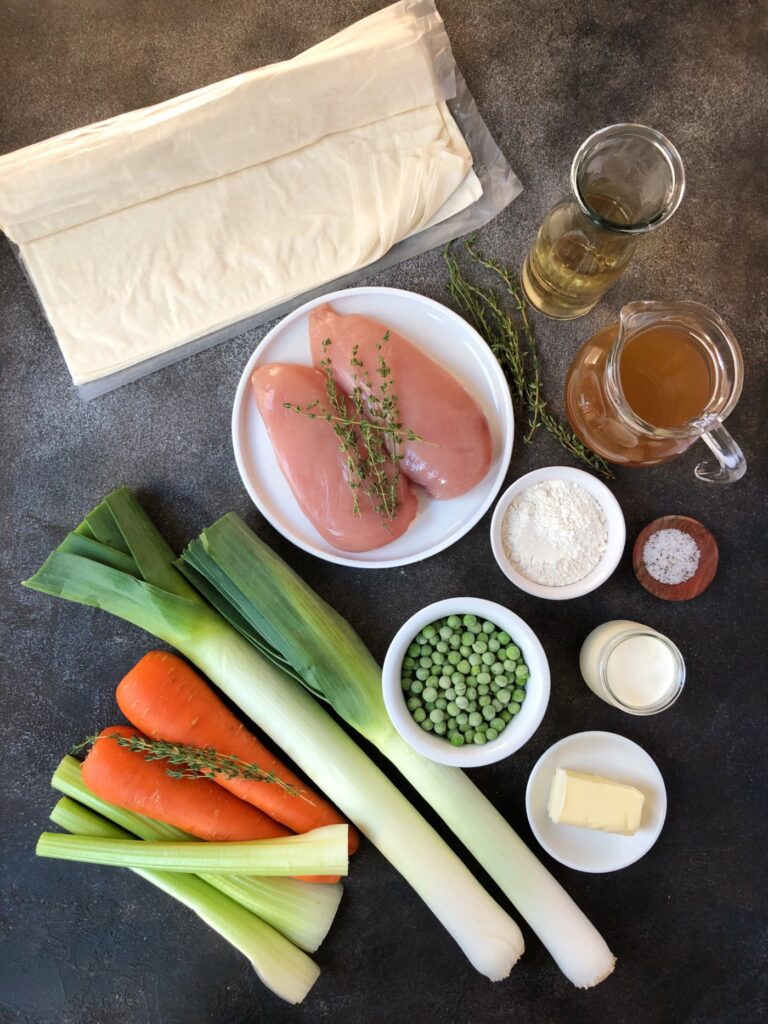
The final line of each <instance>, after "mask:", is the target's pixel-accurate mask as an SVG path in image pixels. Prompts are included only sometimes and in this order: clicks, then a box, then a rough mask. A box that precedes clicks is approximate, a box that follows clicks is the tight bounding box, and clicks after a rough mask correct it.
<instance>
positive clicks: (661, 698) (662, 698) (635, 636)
mask: <svg viewBox="0 0 768 1024" xmlns="http://www.w3.org/2000/svg"><path fill="white" fill-rule="evenodd" d="M579 667H580V669H581V674H582V676H583V677H584V682H585V683H586V684H587V686H588V687H589V688H590V689H591V690H592V692H593V693H595V694H597V696H598V697H600V698H601V699H602V700H604V701H606V702H607V703H608V704H612V705H613V706H614V707H617V708H621V710H623V711H627V712H629V713H630V714H637V715H649V714H655V713H656V712H658V711H663V710H664V709H665V708H667V707H669V706H670V705H671V704H673V703H674V701H675V700H676V699H677V697H678V696H679V694H680V691H681V690H682V688H683V683H684V682H685V663H684V662H683V658H682V655H681V654H680V651H679V650H678V649H677V647H675V645H674V644H673V643H672V641H671V640H669V639H668V638H667V637H665V636H664V635H663V634H662V633H658V632H657V631H656V630H654V629H650V628H649V627H648V626H644V625H642V624H641V623H639V622H632V621H630V620H628V619H614V620H612V621H610V622H605V623H603V625H602V626H598V627H597V628H596V629H593V630H592V632H591V633H590V634H589V636H588V637H587V638H586V640H585V641H584V644H583V645H582V648H581V654H580V656H579Z"/></svg>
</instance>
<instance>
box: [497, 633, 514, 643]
mask: <svg viewBox="0 0 768 1024" xmlns="http://www.w3.org/2000/svg"><path fill="white" fill-rule="evenodd" d="M496 639H497V640H498V641H499V643H500V644H501V646H502V647H506V646H507V644H508V643H509V642H510V641H511V640H512V637H511V636H510V635H509V633H505V632H504V630H502V631H501V633H498V634H497V636H496Z"/></svg>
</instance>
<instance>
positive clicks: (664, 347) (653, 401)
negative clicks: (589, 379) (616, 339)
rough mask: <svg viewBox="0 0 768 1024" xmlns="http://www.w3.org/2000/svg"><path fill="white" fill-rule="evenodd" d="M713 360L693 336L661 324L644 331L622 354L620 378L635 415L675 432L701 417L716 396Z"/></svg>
mask: <svg viewBox="0 0 768 1024" xmlns="http://www.w3.org/2000/svg"><path fill="white" fill-rule="evenodd" d="M712 370H713V367H712V361H711V359H710V357H709V354H708V352H707V351H706V349H705V348H704V346H703V345H702V344H701V342H700V341H699V339H698V338H696V337H695V336H693V335H691V334H690V333H689V332H688V331H683V330H680V329H679V328H676V327H672V326H666V325H660V326H658V327H649V328H648V329H647V330H645V331H640V332H639V333H638V334H636V335H634V336H633V337H632V338H630V339H629V341H628V342H627V344H626V345H625V347H624V349H623V350H622V353H621V359H620V361H619V377H620V379H621V388H622V391H623V392H624V397H625V398H626V400H627V403H628V404H629V406H630V408H631V409H632V411H633V412H634V413H635V414H636V415H637V416H639V417H640V419H641V420H644V421H645V422H646V423H650V424H651V426H654V427H661V428H662V429H664V430H671V429H674V428H675V427H681V426H683V424H685V423H688V422H689V421H690V420H692V419H695V418H696V417H697V416H699V415H701V413H702V411H703V410H704V409H705V408H706V407H707V404H708V403H709V400H710V398H711V396H712V391H713V387H714V381H713V379H712V376H713V375H712Z"/></svg>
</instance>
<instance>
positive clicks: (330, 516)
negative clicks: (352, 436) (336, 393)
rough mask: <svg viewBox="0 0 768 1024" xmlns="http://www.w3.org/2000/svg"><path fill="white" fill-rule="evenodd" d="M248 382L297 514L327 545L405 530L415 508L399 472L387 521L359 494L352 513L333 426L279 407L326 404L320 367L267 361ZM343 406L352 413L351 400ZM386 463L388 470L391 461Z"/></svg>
mask: <svg viewBox="0 0 768 1024" xmlns="http://www.w3.org/2000/svg"><path fill="white" fill-rule="evenodd" d="M251 384H252V386H253V390H254V392H255V394H256V401H257V403H258V407H259V412H260V413H261V416H262V419H263V420H264V423H265V424H266V427H267V431H268V432H269V437H270V440H271V441H272V446H273V448H274V449H275V454H276V456H277V461H278V462H279V464H280V469H281V470H282V471H283V475H284V476H285V479H286V480H287V481H288V483H289V484H290V487H291V490H292V491H293V494H294V496H295V498H296V500H297V501H298V503H299V505H300V506H301V510H302V512H303V513H304V515H305V516H306V517H307V519H309V521H310V522H311V523H312V525H313V526H314V527H315V529H316V530H317V531H318V533H320V534H321V535H322V536H323V537H324V538H325V540H327V541H328V543H329V544H332V545H333V546H334V547H336V548H340V549H341V550H342V551H370V550H371V549H372V548H379V547H382V545H384V544H389V543H390V542H391V541H393V540H396V539H397V538H398V537H400V536H402V535H403V534H404V533H405V531H406V530H407V529H408V527H409V526H410V525H411V523H412V522H413V520H414V518H415V516H416V512H417V510H418V502H417V500H416V495H415V494H414V492H413V488H412V487H411V485H410V484H409V482H408V480H407V479H406V478H405V477H404V476H403V475H402V474H401V476H400V479H399V481H398V489H397V497H398V511H397V515H396V516H395V518H394V519H392V520H391V521H390V522H388V523H383V522H382V520H381V519H380V518H379V515H378V513H377V512H376V510H375V509H374V506H373V502H372V500H371V499H370V498H369V497H368V496H367V495H365V494H362V493H361V494H359V499H358V500H359V505H360V510H359V514H358V515H355V513H354V511H353V501H354V496H353V493H352V490H351V489H350V486H349V483H348V482H347V480H348V476H347V467H346V460H345V457H344V455H343V454H342V453H341V452H340V451H339V441H338V438H337V437H336V435H335V433H334V432H333V427H332V426H331V425H330V424H329V423H326V422H325V421H323V420H321V419H309V418H308V417H306V416H301V415H299V414H298V413H296V412H294V411H293V410H292V409H285V408H284V406H283V403H284V402H291V403H292V404H293V405H300V406H302V408H304V407H306V406H307V405H309V404H310V403H311V402H314V401H319V402H320V406H321V407H322V408H327V397H326V393H325V381H324V378H323V374H322V373H321V372H320V371H319V370H313V369H312V367H310V366H295V365H293V364H291V363H270V364H268V365H266V366H260V367H259V368H258V369H257V370H256V371H255V372H254V374H253V376H252V377H251ZM348 407H349V411H350V415H352V414H353V409H352V407H351V404H350V403H348ZM389 467H390V468H389V471H390V472H391V471H392V470H393V469H394V466H393V464H392V463H391V462H390V463H389Z"/></svg>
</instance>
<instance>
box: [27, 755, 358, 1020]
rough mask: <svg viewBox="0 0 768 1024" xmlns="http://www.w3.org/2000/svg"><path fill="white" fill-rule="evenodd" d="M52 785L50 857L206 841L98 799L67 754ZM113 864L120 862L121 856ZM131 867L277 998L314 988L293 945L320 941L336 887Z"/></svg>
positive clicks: (311, 971) (313, 969)
mask: <svg viewBox="0 0 768 1024" xmlns="http://www.w3.org/2000/svg"><path fill="white" fill-rule="evenodd" d="M52 785H53V787H54V789H57V790H59V791H60V792H62V793H65V794H67V795H66V796H65V797H64V798H63V799H61V800H60V801H59V802H58V803H57V804H56V806H55V807H54V809H53V812H52V814H51V820H52V821H54V822H55V823H56V824H57V825H60V826H61V827H62V828H64V829H66V830H67V831H68V832H70V833H72V834H71V835H70V836H61V835H56V836H53V847H51V845H50V843H51V840H50V839H48V840H42V841H43V844H44V846H45V845H46V844H48V849H49V855H57V854H56V853H55V852H53V853H52V854H51V853H50V851H51V850H52V849H54V848H55V846H56V845H57V844H62V843H67V842H68V841H72V842H74V843H75V844H76V845H77V846H78V847H79V849H80V853H81V856H79V857H77V859H81V860H84V861H92V860H93V859H94V857H93V851H94V850H98V849H99V844H106V845H110V844H111V848H112V849H113V850H114V849H115V845H114V844H115V843H116V842H117V843H120V844H123V846H125V845H130V844H131V843H136V845H137V846H149V845H150V843H138V842H137V839H146V840H150V841H151V842H152V845H154V846H167V845H168V843H167V842H165V841H172V842H173V843H174V844H178V845H179V846H181V845H183V844H184V843H186V844H187V845H189V846H190V848H194V847H199V846H200V845H206V844H199V843H195V842H194V837H193V836H188V835H186V834H185V833H184V832H180V831H179V830H178V829H175V828H172V827H171V826H170V825H163V824H162V823H160V822H157V821H151V820H150V819H149V818H144V817H142V816H141V815H139V814H133V813H132V812H131V811H126V810H124V809H123V808H121V807H117V806H115V805H114V804H110V803H107V802H106V801H105V800H101V799H99V797H97V796H95V795H94V794H93V793H91V791H90V790H89V789H88V788H87V787H86V786H85V784H84V783H83V781H82V778H81V768H80V764H79V763H78V762H77V761H75V759H74V758H72V757H65V758H64V760H63V761H62V762H61V764H60V765H59V767H58V768H57V770H56V772H55V774H54V776H53V779H52ZM344 831H346V830H344ZM157 840H160V842H155V841H157ZM235 845H239V844H235ZM251 845H254V844H251ZM338 846H339V848H338V851H337V852H338V854H339V855H340V856H342V857H344V856H345V855H346V840H345V839H344V838H341V840H340V841H339V844H338ZM102 848H104V847H103V846H102ZM38 852H40V851H39V850H38ZM176 861H177V863H176V864H171V865H170V866H173V867H174V868H176V867H178V858H176ZM120 863H121V864H124V863H126V862H125V860H123V859H121V860H120ZM168 866H169V864H168V862H166V868H167V867H168ZM133 870H135V871H136V873H137V874H138V875H140V876H141V877H142V878H144V879H145V880H146V881H148V882H150V883H151V884H152V885H156V886H157V887H158V888H160V889H162V890H163V892H166V893H168V895H169V896H173V897H174V899H176V900H178V901H179V902H180V903H182V904H184V906H186V907H188V908H189V909H190V910H192V911H193V912H194V913H195V914H197V915H198V917H200V918H201V919H202V920H203V921H205V922H206V924H208V925H209V926H210V927H211V928H213V929H214V930H215V931H217V932H218V933H219V934H220V935H221V936H222V937H223V938H225V939H226V940H227V941H228V942H230V943H231V944H232V945H233V946H234V947H235V948H236V949H238V950H239V951H240V952H241V953H242V954H243V955H244V956H245V957H247V959H248V960H249V961H250V962H251V964H252V966H253V968H254V970H255V971H256V973H257V974H258V976H259V977H260V978H261V980H262V981H263V982H264V983H265V984H266V985H267V986H268V987H269V988H270V989H271V990H272V991H273V992H275V993H276V994H277V995H279V996H280V997H281V998H283V999H285V1000H287V1001H288V1002H290V1003H299V1002H301V1001H302V1000H303V999H304V997H305V996H306V995H307V993H308V992H309V990H310V989H311V988H312V986H313V985H314V983H315V981H316V980H317V978H318V976H319V974H320V971H319V969H318V967H317V965H316V964H315V963H314V962H313V961H312V960H311V959H310V958H309V957H308V956H307V955H306V953H304V952H302V950H301V949H299V948H297V947H298V946H301V947H303V948H304V949H307V950H310V951H312V950H314V949H316V948H317V947H318V946H319V944H320V943H321V942H322V940H323V938H324V937H325V935H326V933H327V932H328V929H329V928H330V925H331V922H332V921H333V918H334V916H335V914H336V910H337V908H338V905H339V900H340V898H341V886H338V885H312V884H309V883H306V882H298V881H295V880H294V879H290V878H251V877H248V876H237V875H229V874H219V873H216V874H206V873H203V872H202V871H201V872H200V873H199V874H188V873H178V871H176V870H167V869H166V870H157V869H155V868H147V867H135V868H133ZM217 890H218V891H217Z"/></svg>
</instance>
